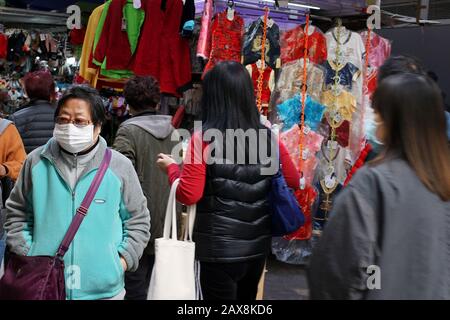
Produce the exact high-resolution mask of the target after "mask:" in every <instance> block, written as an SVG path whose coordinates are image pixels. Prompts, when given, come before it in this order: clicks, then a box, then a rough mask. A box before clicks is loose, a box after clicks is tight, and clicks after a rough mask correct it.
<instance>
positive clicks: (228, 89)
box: [158, 62, 300, 300]
mask: <svg viewBox="0 0 450 320" xmlns="http://www.w3.org/2000/svg"><path fill="white" fill-rule="evenodd" d="M203 83H204V87H203V102H202V108H203V130H202V132H195V133H194V135H193V137H192V139H191V142H190V146H189V147H188V150H187V156H186V159H185V161H184V165H183V170H182V171H181V172H180V169H179V167H178V166H177V165H176V164H175V161H174V160H173V159H172V158H171V157H170V156H167V155H160V158H159V160H158V165H159V166H160V167H161V168H162V169H163V170H165V171H167V173H168V176H169V182H170V183H171V184H172V183H173V182H174V181H175V180H176V179H177V178H180V184H179V186H178V189H177V200H178V201H180V202H181V203H184V204H186V205H192V204H195V203H196V204H197V217H196V222H195V227H194V241H195V244H196V255H197V259H198V260H199V261H200V262H201V272H200V280H201V285H202V291H203V296H204V298H205V299H206V300H236V299H239V300H255V298H256V293H257V287H258V281H259V279H260V277H261V274H262V272H263V268H264V263H265V260H266V258H267V256H268V254H269V252H270V245H271V237H272V235H271V216H270V210H269V203H268V194H269V192H270V188H271V179H272V176H273V175H274V174H275V173H276V172H277V170H275V172H272V173H263V172H264V170H263V169H264V168H265V167H266V164H265V160H264V155H260V153H261V152H260V150H261V149H263V150H264V148H265V147H267V146H268V145H270V146H272V145H273V144H271V141H273V140H272V139H271V133H270V130H269V129H267V128H266V127H264V126H263V125H262V124H261V122H260V114H259V112H258V109H257V107H256V104H255V96H254V90H253V84H252V81H251V79H250V76H249V74H248V72H247V71H246V69H245V68H244V67H243V66H242V65H241V64H239V63H236V62H222V63H219V64H218V65H217V66H216V67H215V68H214V69H212V70H211V71H209V72H208V73H207V74H206V76H205V78H204V81H203ZM208 131H209V132H216V133H217V132H219V133H221V134H222V135H223V136H224V139H223V142H218V140H220V139H216V140H214V143H213V142H211V143H209V142H208V141H206V140H207V139H205V136H206V135H207V134H206V133H207V132H208ZM239 131H241V132H242V131H245V132H247V133H252V132H254V133H256V136H257V138H256V140H254V141H253V142H251V141H250V142H249V141H247V140H245V141H244V140H239V138H238V139H237V143H236V145H235V144H234V143H233V142H235V140H236V139H234V137H232V136H230V135H229V134H230V133H238V132H239ZM259 133H261V135H260V134H259ZM239 141H240V142H239ZM213 145H214V147H213ZM196 146H200V148H199V147H196ZM222 147H224V149H222ZM196 148H197V149H199V150H200V152H196ZM212 149H214V150H212ZM209 153H210V154H211V157H203V155H204V154H205V155H207V154H209ZM277 153H278V152H277ZM220 154H222V155H223V156H222V157H220V156H219V155H220ZM270 155H271V154H270ZM270 155H269V156H270ZM279 155H280V160H279V161H280V162H281V170H282V173H283V175H284V177H285V178H286V181H287V184H288V185H289V187H291V188H293V189H296V188H298V187H299V180H300V177H299V175H298V173H297V171H296V169H295V167H294V164H293V163H292V161H291V159H290V157H289V154H288V152H287V150H286V148H285V147H284V146H283V145H279ZM234 156H237V158H239V157H242V159H245V161H243V162H239V163H236V161H233V160H234V159H231V158H235V157H234ZM212 158H214V159H215V160H216V161H211V160H212ZM252 158H253V159H254V160H255V159H256V161H253V162H252ZM272 158H274V159H277V158H276V157H272ZM221 160H225V161H221ZM266 160H267V159H266ZM274 161H278V160H274ZM276 167H277V169H278V163H277V166H276Z"/></svg>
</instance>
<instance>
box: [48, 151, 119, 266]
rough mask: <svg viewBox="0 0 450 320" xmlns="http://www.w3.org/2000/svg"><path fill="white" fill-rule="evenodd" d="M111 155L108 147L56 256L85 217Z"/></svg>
mask: <svg viewBox="0 0 450 320" xmlns="http://www.w3.org/2000/svg"><path fill="white" fill-rule="evenodd" d="M111 156H112V152H111V150H110V149H108V148H107V149H106V152H105V156H104V158H103V161H102V163H101V165H100V167H99V169H98V171H97V174H96V175H95V177H94V180H93V181H92V183H91V186H90V187H89V190H88V192H87V193H86V196H85V197H84V199H83V202H82V203H81V205H80V207H79V208H78V209H77V213H76V215H75V217H74V218H73V220H72V223H71V224H70V227H69V230H67V233H66V235H65V236H64V239H63V241H62V242H61V245H60V246H59V249H58V252H57V253H56V256H57V257H59V258H63V257H64V255H65V254H66V252H67V250H68V249H69V246H70V244H71V243H72V241H73V239H74V238H75V235H76V233H77V231H78V229H79V228H80V225H81V223H82V222H83V219H84V218H85V217H86V215H87V213H88V211H89V207H90V206H91V203H92V200H94V197H95V194H96V193H97V190H98V188H99V187H100V184H101V183H102V180H103V177H104V176H105V173H106V170H108V167H109V164H110V162H111Z"/></svg>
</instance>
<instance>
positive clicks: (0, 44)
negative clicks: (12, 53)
mask: <svg viewBox="0 0 450 320" xmlns="http://www.w3.org/2000/svg"><path fill="white" fill-rule="evenodd" d="M7 54H8V37H7V36H6V35H5V34H3V33H0V59H6V56H7Z"/></svg>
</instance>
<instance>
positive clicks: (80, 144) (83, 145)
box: [53, 123, 94, 153]
mask: <svg viewBox="0 0 450 320" xmlns="http://www.w3.org/2000/svg"><path fill="white" fill-rule="evenodd" d="M53 136H54V137H55V139H56V141H57V142H58V143H59V145H60V146H61V148H63V149H64V150H66V151H68V152H70V153H79V152H81V151H83V150H86V149H87V148H89V146H91V145H92V143H93V142H94V125H92V124H90V125H87V126H85V127H82V128H79V127H77V126H75V125H73V124H72V123H69V124H56V125H55V130H54V131H53Z"/></svg>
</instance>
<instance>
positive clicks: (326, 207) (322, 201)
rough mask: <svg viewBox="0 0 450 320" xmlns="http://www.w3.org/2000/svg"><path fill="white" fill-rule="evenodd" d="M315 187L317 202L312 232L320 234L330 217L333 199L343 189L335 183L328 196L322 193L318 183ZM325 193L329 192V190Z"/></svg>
mask: <svg viewBox="0 0 450 320" xmlns="http://www.w3.org/2000/svg"><path fill="white" fill-rule="evenodd" d="M315 187H316V188H317V190H319V200H318V207H317V210H316V212H314V214H313V230H314V231H315V232H316V233H319V234H320V232H321V231H322V230H323V228H324V227H325V225H326V223H327V221H328V219H329V217H330V213H331V210H332V209H333V205H334V201H335V198H336V196H337V195H338V194H339V192H340V191H341V190H342V188H343V187H342V184H340V183H337V184H336V186H335V187H333V188H332V192H331V193H330V194H326V193H325V192H324V190H323V187H322V185H321V183H320V182H318V183H317V184H316V185H315ZM327 191H328V192H330V190H327Z"/></svg>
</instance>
